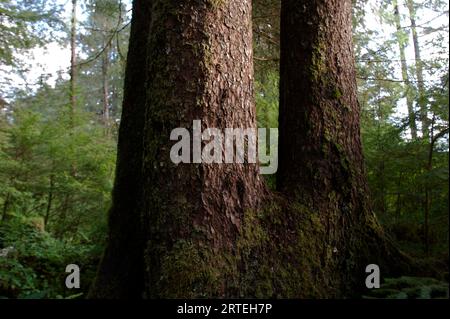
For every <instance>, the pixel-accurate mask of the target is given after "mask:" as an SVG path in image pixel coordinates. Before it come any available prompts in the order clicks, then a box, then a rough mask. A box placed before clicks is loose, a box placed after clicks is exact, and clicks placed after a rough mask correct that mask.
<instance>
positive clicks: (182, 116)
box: [91, 0, 402, 298]
mask: <svg viewBox="0 0 450 319" xmlns="http://www.w3.org/2000/svg"><path fill="white" fill-rule="evenodd" d="M251 9H252V8H251V1H250V0H229V1H216V0H214V1H212V0H209V1H196V0H187V1H183V2H181V1H166V0H153V1H152V2H151V10H150V5H149V4H148V2H147V1H144V0H135V1H134V13H133V20H132V30H131V39H130V51H129V58H128V65H127V75H126V85H125V99H124V107H123V115H122V123H121V127H120V132H119V155H118V167H117V172H116V185H115V188H114V192H113V206H112V209H111V212H110V220H109V222H110V225H109V227H110V230H109V241H108V247H107V249H106V252H105V255H104V257H103V260H102V262H101V265H100V269H99V273H98V276H97V279H96V282H95V284H94V286H93V288H92V290H91V297H97V298H100V297H103V298H139V297H145V298H164V297H170V298H194V297H265V298H267V297H330V296H349V295H350V294H351V293H353V292H354V291H355V290H354V289H355V287H356V286H361V285H364V278H363V277H364V276H365V272H364V270H365V269H364V267H365V266H366V265H367V264H368V263H367V262H368V261H369V260H368V256H370V257H372V259H370V261H371V262H373V263H378V261H379V260H380V258H381V257H386V254H388V253H390V252H392V251H393V249H392V247H391V246H390V245H389V243H388V242H386V241H382V232H381V230H380V229H379V228H378V225H377V223H376V220H375V218H374V216H373V214H372V213H371V211H370V209H369V206H368V201H367V198H366V193H367V188H366V181H365V177H364V169H363V158H362V151H361V144H360V138H359V109H358V104H357V100H356V80H355V73H354V68H353V53H352V45H351V1H350V0H346V1H341V0H339V1H338V0H327V1H323V0H322V1H293V0H291V1H284V2H283V13H282V20H283V36H282V66H281V70H282V72H281V79H282V83H281V95H282V98H281V114H280V115H281V117H280V120H281V123H280V127H281V132H282V134H283V136H282V137H281V144H280V147H281V149H280V151H281V158H280V159H281V160H282V162H281V163H280V164H282V167H280V168H281V171H280V174H279V176H278V177H279V185H278V187H279V189H280V190H281V191H283V192H285V194H287V196H288V200H287V201H286V200H285V199H284V198H282V197H280V196H278V195H275V194H272V195H270V194H269V193H268V191H267V189H266V186H265V185H264V183H263V182H262V180H261V178H260V176H259V174H258V173H259V170H258V165H257V164H251V163H243V164H237V163H235V164H206V163H203V164H202V163H199V162H198V161H196V156H193V158H194V162H195V163H194V164H187V163H180V164H178V165H176V164H174V163H173V162H172V161H171V159H170V151H171V147H172V145H173V144H175V142H173V141H172V142H171V138H170V136H171V132H172V130H173V129H175V128H186V129H188V132H190V133H192V131H193V130H194V124H193V121H194V120H201V121H202V124H203V127H202V128H217V129H219V130H221V131H222V132H223V131H224V130H225V128H244V129H246V128H256V110H255V106H254V103H253V63H252V58H253V56H252V55H253V54H252V35H251V32H252V27H251V12H252V10H251ZM150 11H151V14H150ZM150 16H151V22H150ZM146 62H147V64H146ZM144 72H145V73H146V74H144ZM215 138H216V137H214V139H215ZM190 142H191V144H194V145H193V146H194V151H195V149H196V148H197V147H198V145H197V144H196V143H195V141H194V140H193V138H192V136H190ZM190 146H192V145H190ZM200 146H201V145H200ZM191 159H192V157H191ZM141 160H142V161H141ZM369 239H370V240H369ZM365 257H367V258H365ZM394 257H398V255H395V256H394ZM364 258H365V259H364ZM384 260H388V258H384ZM395 260H396V263H392V264H393V265H394V266H395V265H397V264H399V263H401V262H402V260H401V258H395ZM389 261H392V259H391V260H389ZM380 263H381V262H380ZM383 266H384V264H383ZM382 269H383V270H384V268H382Z"/></svg>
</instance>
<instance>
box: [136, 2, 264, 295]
mask: <svg viewBox="0 0 450 319" xmlns="http://www.w3.org/2000/svg"><path fill="white" fill-rule="evenodd" d="M153 3H154V5H153V12H152V20H153V23H152V29H151V34H150V40H149V46H148V50H149V51H148V56H149V61H150V64H149V76H148V84H147V106H146V112H147V115H146V119H145V122H146V127H145V142H144V149H145V150H144V170H143V176H144V177H145V184H144V190H145V191H144V201H145V203H144V211H143V217H144V220H145V225H146V226H147V228H146V234H147V245H146V252H145V257H146V262H145V265H146V270H147V271H146V274H147V278H146V289H145V291H146V296H147V297H150V298H155V297H156V298H158V297H199V296H221V297H222V296H236V295H237V292H238V290H239V284H238V281H239V278H238V277H239V276H238V275H237V274H238V271H237V269H238V268H239V267H240V265H239V258H238V255H239V251H238V247H237V245H236V243H237V238H238V236H239V234H240V231H241V229H242V223H243V220H244V216H245V214H246V213H247V212H248V211H251V210H256V209H258V207H259V204H260V199H261V198H262V197H263V195H264V186H263V183H262V182H261V180H260V176H259V171H258V167H257V165H256V164H247V163H246V164H180V165H175V164H173V163H172V162H171V160H170V158H169V154H170V153H169V152H170V148H171V146H172V145H173V144H174V142H170V132H171V131H172V130H173V129H174V128H178V127H183V128H188V129H189V130H190V132H191V133H192V121H193V120H202V128H203V129H205V128H207V127H208V128H218V129H220V130H222V132H223V131H224V130H225V128H256V109H255V106H254V104H253V63H252V58H253V57H252V34H251V30H252V28H251V12H252V10H251V1H250V0H244V1H242V0H229V1H194V0H192V1H183V2H180V1H162V0H159V1H158V0H155V1H153ZM191 135H192V134H191Z"/></svg>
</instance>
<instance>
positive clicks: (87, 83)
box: [0, 0, 449, 298]
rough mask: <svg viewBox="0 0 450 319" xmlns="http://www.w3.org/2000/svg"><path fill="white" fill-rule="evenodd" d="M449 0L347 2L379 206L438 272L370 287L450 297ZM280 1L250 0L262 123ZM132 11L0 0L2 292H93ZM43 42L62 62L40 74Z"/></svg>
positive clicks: (269, 100) (393, 231)
mask: <svg viewBox="0 0 450 319" xmlns="http://www.w3.org/2000/svg"><path fill="white" fill-rule="evenodd" d="M448 6H449V4H448V1H441V0H372V1H359V0H357V1H353V30H354V31H353V41H354V51H355V55H356V61H355V64H356V68H357V79H358V100H359V103H360V107H361V134H362V142H363V151H364V157H365V166H366V171H367V175H368V182H369V189H370V198H371V205H372V207H373V210H374V211H375V213H376V216H377V218H378V220H379V221H380V222H381V224H382V226H383V227H384V230H385V231H386V233H387V235H388V236H389V237H390V238H392V240H393V241H394V242H395V243H396V245H398V246H399V248H400V249H401V250H402V251H403V252H405V253H406V254H408V255H409V256H411V257H412V258H413V259H414V260H416V261H418V262H420V263H426V265H428V267H430V268H432V269H433V272H432V274H433V277H434V278H429V277H400V278H387V279H386V278H385V279H386V281H385V282H384V284H383V289H380V290H378V291H375V292H373V295H370V296H365V297H368V298H375V297H381V298H448V248H449V247H448V243H449V225H448V217H449V216H448V211H449V208H448V195H449V194H448V192H449V186H448V178H449V172H448V164H449V144H448V137H449V134H448V133H449V122H448V121H449V118H448V116H449V100H448V94H449V91H448V88H449V83H448V80H449V77H448V66H449V64H448V62H449V61H448V59H449V58H448V53H449V52H448V51H449V42H448V32H449V30H448V10H449V7H448ZM279 12H280V3H279V1H274V0H254V1H253V18H252V20H253V42H254V43H253V44H254V45H253V47H254V68H255V81H254V86H255V93H254V98H255V101H256V107H257V122H258V127H265V128H274V127H278V114H279V113H278V111H279V73H280V71H279V61H280V14H279ZM130 19H131V3H129V2H128V1H118V0H117V1H116V0H72V1H57V0H54V1H51V0H48V1H45V0H39V1H26V0H23V1H19V0H15V1H8V0H0V297H5V298H85V297H86V296H87V293H88V290H89V287H90V285H91V283H92V282H93V280H94V277H95V274H96V271H97V266H98V264H99V262H100V258H101V255H102V253H103V251H104V248H105V245H106V240H107V213H108V209H109V207H110V205H111V192H112V189H113V185H114V177H115V162H116V151H117V149H116V145H117V137H118V128H119V125H120V119H121V107H122V100H123V82H124V74H125V67H126V62H127V61H126V57H127V48H128V40H129V33H130ZM46 47H48V48H50V49H49V50H53V54H54V52H55V51H60V52H59V53H58V56H61V55H63V54H66V55H67V56H64V59H66V60H67V61H68V62H70V64H69V63H68V67H67V68H63V69H61V70H59V71H58V72H56V73H45V70H44V73H42V74H37V73H39V71H36V70H40V69H42V67H40V66H39V63H40V62H42V61H44V60H46V59H47V60H48V58H46V57H45V55H46V53H45V50H43V48H46ZM33 54H34V57H33ZM50 56H52V55H50ZM53 56H54V55H53ZM41 59H42V61H41ZM50 62H51V61H50ZM45 63H48V61H47V62H45ZM44 69H45V65H44ZM33 70H34V71H33ZM334 94H335V95H336V98H337V99H339V98H340V96H339V95H341V94H342V93H340V92H339V91H336V92H334ZM265 178H266V180H267V184H268V185H269V187H270V188H271V189H273V190H275V189H276V188H277V185H276V179H275V176H266V177H265ZM73 263H75V264H78V265H79V266H80V268H81V269H82V281H81V282H82V288H81V290H79V291H75V292H74V291H69V290H67V289H66V288H65V286H64V278H65V276H66V275H67V274H66V273H65V272H64V270H65V267H66V265H68V264H73Z"/></svg>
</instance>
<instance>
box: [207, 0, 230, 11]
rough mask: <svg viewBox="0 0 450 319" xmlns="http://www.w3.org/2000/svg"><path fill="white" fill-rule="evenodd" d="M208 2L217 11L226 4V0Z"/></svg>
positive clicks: (210, 0) (209, 0) (208, 0)
mask: <svg viewBox="0 0 450 319" xmlns="http://www.w3.org/2000/svg"><path fill="white" fill-rule="evenodd" d="M207 2H208V4H209V5H211V6H212V7H213V8H214V9H217V8H220V7H221V6H222V5H223V4H224V3H225V2H226V0H207Z"/></svg>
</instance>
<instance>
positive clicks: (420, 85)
mask: <svg viewBox="0 0 450 319" xmlns="http://www.w3.org/2000/svg"><path fill="white" fill-rule="evenodd" d="M407 6H408V10H409V19H410V21H411V32H412V38H413V44H414V57H415V63H416V79H417V90H418V99H417V104H418V106H419V112H420V121H421V122H422V135H423V137H426V138H428V137H429V134H430V132H429V125H430V123H429V120H428V109H427V101H426V96H425V95H426V92H425V82H424V76H423V64H422V63H423V62H422V58H421V49H420V43H419V35H418V33H417V23H416V5H415V3H414V0H407Z"/></svg>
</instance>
